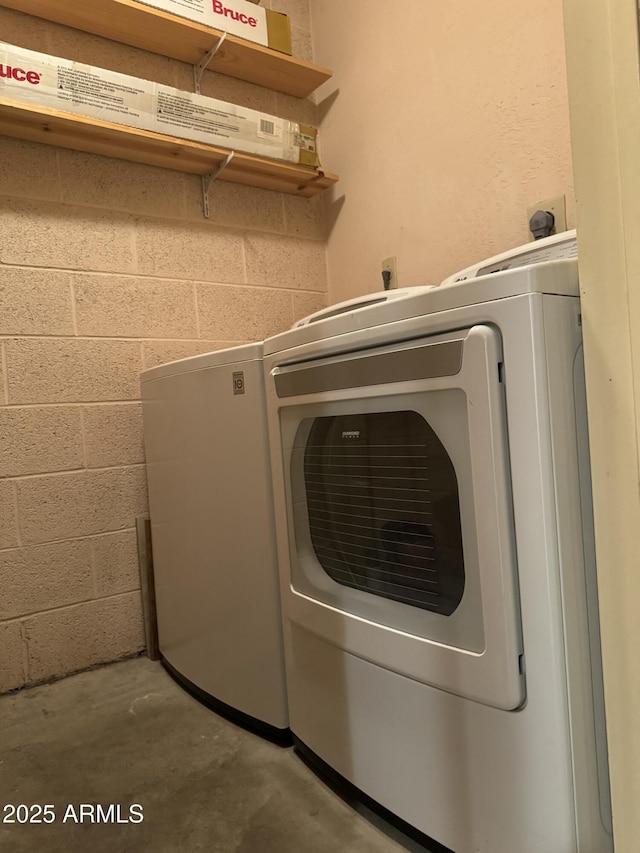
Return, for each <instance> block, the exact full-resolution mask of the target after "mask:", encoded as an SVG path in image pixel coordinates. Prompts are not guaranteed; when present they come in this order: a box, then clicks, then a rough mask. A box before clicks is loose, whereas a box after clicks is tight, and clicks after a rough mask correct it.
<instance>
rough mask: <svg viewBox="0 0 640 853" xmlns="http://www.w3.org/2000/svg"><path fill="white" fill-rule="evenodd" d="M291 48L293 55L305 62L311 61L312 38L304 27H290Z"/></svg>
mask: <svg viewBox="0 0 640 853" xmlns="http://www.w3.org/2000/svg"><path fill="white" fill-rule="evenodd" d="M291 49H292V51H293V55H294V56H296V57H297V58H298V59H304V61H305V62H313V39H312V37H311V32H310V31H309V30H307V29H305V28H304V27H296V26H292V27H291Z"/></svg>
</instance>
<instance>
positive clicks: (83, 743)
mask: <svg viewBox="0 0 640 853" xmlns="http://www.w3.org/2000/svg"><path fill="white" fill-rule="evenodd" d="M82 803H85V804H98V803H99V804H101V806H102V808H103V812H104V815H105V816H106V818H107V820H111V821H115V820H116V818H117V817H118V812H117V810H115V809H114V810H112V812H111V813H109V811H108V807H109V806H110V805H111V804H113V805H114V806H118V805H119V806H120V811H119V816H120V820H121V821H125V820H128V819H129V818H130V817H133V818H134V819H138V818H139V815H140V810H137V809H136V810H133V813H132V812H131V811H130V806H131V805H132V804H139V805H140V806H141V807H142V809H141V812H142V817H143V819H142V820H141V821H140V822H138V823H134V822H126V823H116V822H107V823H103V822H101V823H91V822H87V821H88V820H89V812H86V817H85V820H84V821H83V822H82V823H79V822H76V818H77V819H78V820H79V817H80V815H79V805H80V804H82ZM7 804H13V805H14V806H17V805H18V804H24V805H26V806H29V807H31V808H30V809H29V810H28V811H27V810H25V809H24V808H22V809H20V810H18V813H17V814H16V815H15V818H16V819H20V820H24V819H25V817H28V818H29V819H30V822H27V823H18V822H17V820H16V822H15V823H6V822H5V821H6V820H7V818H8V817H11V816H12V809H10V808H9V809H7V808H6V805H7ZM34 804H39V805H42V806H44V805H51V806H53V808H52V809H47V810H45V811H44V813H42V814H38V810H37V809H34V808H33V805H34ZM69 805H71V806H72V807H73V814H72V813H71V812H70V811H69V809H68V806H69ZM53 814H55V818H54V819H52V815H53ZM94 814H95V813H94ZM65 816H66V820H65ZM38 817H39V818H40V820H42V821H50V822H49V823H47V822H42V823H34V822H31V821H32V820H33V819H35V818H38ZM383 826H385V825H383ZM386 829H387V831H390V832H392V833H393V830H391V829H390V828H389V827H386ZM0 850H2V851H6V852H7V853H32V851H36V850H46V851H47V853H63V851H64V853H87V851H90V853H138V851H140V853H142V851H145V853H176V851H180V853H200V851H206V853H332V851H336V853H405V851H406V850H411V851H416V853H417V851H424V848H423V847H421V846H419V845H417V844H415V842H411V841H410V840H409V839H406V838H405V837H404V836H401V835H399V834H397V833H395V834H394V837H391V836H390V835H387V834H386V833H385V832H382V831H381V829H380V828H379V827H378V826H375V825H374V824H373V823H371V822H369V821H368V820H366V819H365V818H364V817H363V816H362V815H360V814H358V813H357V812H355V811H354V810H353V809H351V808H350V807H349V806H348V805H347V804H346V803H344V802H343V801H342V800H341V799H340V798H339V797H337V796H336V795H335V794H334V793H333V792H332V791H331V790H330V789H329V788H327V787H326V786H325V785H324V784H323V783H322V782H321V781H320V780H319V779H318V778H317V777H316V776H315V775H314V774H313V773H312V771H311V770H310V769H309V768H308V767H307V766H306V765H305V764H303V762H302V761H301V760H300V759H299V758H298V757H297V756H296V755H295V754H294V752H293V750H292V749H282V748H280V747H278V746H274V745H273V744H271V743H268V742H267V741H264V740H262V739H261V738H260V737H258V736H256V735H253V734H250V733H248V732H246V731H244V730H243V729H241V728H238V727H237V726H235V725H233V724H232V723H229V722H227V721H226V720H224V719H222V718H221V717H219V716H217V715H216V714H214V713H213V712H212V711H210V710H208V709H207V708H205V707H203V706H202V705H201V704H200V703H198V702H197V701H195V700H194V699H192V698H191V697H190V696H189V695H188V694H187V693H185V692H184V691H183V690H182V689H181V688H180V687H179V686H178V685H177V684H175V682H174V681H173V680H172V679H171V678H170V677H169V676H168V675H167V674H166V672H165V671H164V670H163V669H162V667H161V666H160V664H158V663H154V662H152V661H150V660H148V659H147V658H137V659H135V660H131V661H125V662H122V663H116V664H112V665H111V666H108V667H104V668H102V669H97V670H94V671H92V672H85V673H81V674H79V675H75V676H71V677H70V678H67V679H64V680H63V681H58V682H56V683H55V684H50V685H44V686H41V687H35V688H31V689H29V690H23V691H21V692H19V693H16V694H12V695H7V696H3V697H0Z"/></svg>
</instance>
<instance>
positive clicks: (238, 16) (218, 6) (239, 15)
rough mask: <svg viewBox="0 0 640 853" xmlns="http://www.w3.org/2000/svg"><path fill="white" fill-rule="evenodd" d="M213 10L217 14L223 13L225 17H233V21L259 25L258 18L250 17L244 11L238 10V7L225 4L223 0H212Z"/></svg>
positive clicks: (253, 25)
mask: <svg viewBox="0 0 640 853" xmlns="http://www.w3.org/2000/svg"><path fill="white" fill-rule="evenodd" d="M212 3H213V11H214V12H215V13H216V15H222V16H223V17H225V18H231V19H232V20H233V21H239V22H240V23H241V24H247V25H248V26H249V27H257V26H258V21H257V20H256V18H250V17H248V16H247V15H245V14H244V12H238V11H237V10H236V9H230V8H229V7H228V6H225V5H224V4H223V3H222V2H221V0H212Z"/></svg>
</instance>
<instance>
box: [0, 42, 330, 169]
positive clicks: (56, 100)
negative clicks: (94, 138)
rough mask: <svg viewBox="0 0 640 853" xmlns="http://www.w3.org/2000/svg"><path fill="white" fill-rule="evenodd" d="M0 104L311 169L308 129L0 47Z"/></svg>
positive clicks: (313, 158) (312, 138)
mask: <svg viewBox="0 0 640 853" xmlns="http://www.w3.org/2000/svg"><path fill="white" fill-rule="evenodd" d="M0 98H6V99H7V100H9V101H15V102H18V103H26V104H34V105H36V106H42V107H52V108H54V109H57V110H60V111H62V112H65V113H76V114H79V115H83V116H88V117H90V118H94V119H100V120H102V121H107V122H113V123H115V124H120V125H125V126H127V127H136V128H140V129H142V130H149V131H153V132H155V133H161V134H164V135H166V136H176V137H180V138H183V139H193V140H196V141H198V142H203V143H205V144H209V145H215V146H218V147H221V148H228V149H231V150H234V151H243V152H246V153H250V154H257V155H259V156H262V157H272V158H274V159H276V160H286V161H288V162H291V163H299V164H301V165H305V166H318V165H319V160H318V154H317V148H316V136H317V131H316V130H315V128H313V127H310V126H308V125H302V124H298V123H297V122H293V121H288V120H287V119H282V118H278V117H277V116H273V115H269V114H268V113H261V112H259V111H258V110H250V109H246V108H245V107H239V106H236V105H235V104H229V103H226V102H225V101H220V100H218V99H216V98H207V97H205V96H204V95H195V94H192V93H191V92H184V91H182V90H180V89H173V88H171V87H170V86H163V85H161V84H159V83H153V82H151V81H149V80H142V79H140V78H139V77H131V76H129V75H128V74H120V73H118V72H115V71H107V70H105V69H104V68H96V67H94V66H92V65H83V64H81V63H79V62H71V61H70V60H67V59H59V58H57V57H53V56H48V55H47V54H44V53H37V52H36V51H32V50H25V49H24V48H20V47H15V46H14V45H10V44H3V43H0ZM1 133H2V129H1V128H0V134H1Z"/></svg>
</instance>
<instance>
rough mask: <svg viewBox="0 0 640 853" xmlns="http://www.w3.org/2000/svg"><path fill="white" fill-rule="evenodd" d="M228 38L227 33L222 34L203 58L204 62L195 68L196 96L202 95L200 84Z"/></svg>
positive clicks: (194, 83)
mask: <svg viewBox="0 0 640 853" xmlns="http://www.w3.org/2000/svg"><path fill="white" fill-rule="evenodd" d="M226 37H227V33H226V31H225V32H224V33H222V35H221V36H220V38H219V39H218V41H217V42H216V43H215V44H214V46H213V47H212V48H211V50H210V51H209V52H208V53H206V54H205V55H204V56H203V57H202V60H201V61H200V62H199V63H198V64H197V65H194V66H193V87H194V89H195V93H196V95H199V94H200V83H201V82H202V75H203V74H204V72H205V71H206V69H207V66H208V65H209V63H210V62H211V60H212V59H213V57H214V56H215V55H216V53H217V52H218V51H219V50H220V48H221V47H222V45H223V43H224V40H225V39H226Z"/></svg>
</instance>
